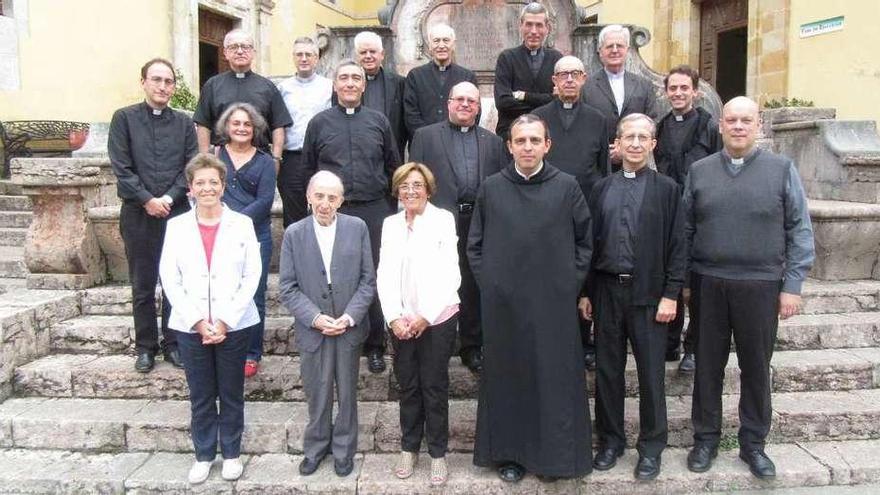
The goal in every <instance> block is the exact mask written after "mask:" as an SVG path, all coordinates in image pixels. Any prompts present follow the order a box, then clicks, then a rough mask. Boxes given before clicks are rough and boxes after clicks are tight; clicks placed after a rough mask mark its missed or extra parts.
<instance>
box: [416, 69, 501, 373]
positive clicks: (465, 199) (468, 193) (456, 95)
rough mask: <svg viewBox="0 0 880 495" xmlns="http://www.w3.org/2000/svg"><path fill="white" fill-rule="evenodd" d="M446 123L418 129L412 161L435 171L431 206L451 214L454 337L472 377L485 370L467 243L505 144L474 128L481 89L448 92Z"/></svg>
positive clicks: (457, 87)
mask: <svg viewBox="0 0 880 495" xmlns="http://www.w3.org/2000/svg"><path fill="white" fill-rule="evenodd" d="M448 106H449V120H448V121H446V122H437V123H436V124H431V125H429V126H425V127H422V128H421V129H419V130H418V132H416V135H415V136H414V137H413V141H412V146H411V147H410V155H409V157H410V160H412V161H414V162H420V163H424V164H425V165H427V166H428V168H430V169H431V171H432V172H433V173H434V178H435V179H436V181H437V188H436V191H435V192H434V195H433V196H431V203H433V204H434V205H436V206H438V207H440V208H446V209H447V210H449V211H451V212H452V214H453V216H455V225H456V233H457V234H458V263H459V267H460V268H461V287H459V289H458V295H459V298H460V299H461V305H460V312H459V316H458V338H459V342H460V343H461V348H460V350H459V356H461V362H462V364H464V365H465V366H467V367H468V369H470V370H471V371H473V372H474V373H479V372H480V371H481V370H482V368H483V351H482V348H481V347H482V342H483V337H482V331H481V330H480V291H479V288H478V287H477V282H476V280H474V275H473V273H471V267H470V264H469V263H468V260H467V239H468V232H469V230H470V225H471V216H472V215H473V209H474V201H475V200H476V197H477V191H478V190H479V189H480V184H482V182H483V181H484V180H486V177H489V176H490V175H492V174H494V173H496V172H498V171H499V170H501V168H502V167H503V166H504V164H505V163H506V162H507V160H508V158H507V150H506V149H505V148H504V141H502V140H501V138H499V137H498V136H496V135H495V134H492V132H491V131H489V130H486V129H484V128H482V127H480V126H478V125H477V123H478V120H477V119H478V115H479V113H480V90H479V89H477V87H476V86H474V85H473V84H471V83H469V82H466V81H465V82H460V83H458V84H456V85H455V86H453V87H452V91H451V92H450V93H449V104H448Z"/></svg>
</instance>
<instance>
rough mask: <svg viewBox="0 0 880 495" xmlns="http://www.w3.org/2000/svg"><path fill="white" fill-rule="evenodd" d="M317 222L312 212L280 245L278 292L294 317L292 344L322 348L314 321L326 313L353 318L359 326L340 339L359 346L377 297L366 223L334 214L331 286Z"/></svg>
mask: <svg viewBox="0 0 880 495" xmlns="http://www.w3.org/2000/svg"><path fill="white" fill-rule="evenodd" d="M314 221H315V220H314V217H312V216H311V215H309V216H308V217H306V218H303V219H302V220H300V221H298V222H296V223H295V224H293V225H291V226H289V227H288V228H287V231H285V232H284V239H283V241H282V244H281V267H280V269H279V275H280V289H281V290H280V296H281V302H282V303H283V304H284V307H285V308H287V310H288V311H290V313H291V314H292V315H293V317H294V318H295V319H296V321H295V323H294V324H295V325H296V332H295V337H294V344H295V345H296V348H297V349H298V350H299V351H305V352H314V351H315V350H317V349H318V347H319V346H320V345H321V343H322V342H323V341H324V338H325V336H324V334H322V333H321V332H319V331H318V330H317V329H315V328H313V327H312V326H311V325H312V322H313V321H314V320H315V317H316V316H318V315H319V314H321V313H323V314H326V315H329V316H331V317H333V318H338V317H340V316H342V315H343V314H348V315H349V316H351V317H352V319H354V321H355V322H357V324H356V325H355V326H354V327H352V328H349V329H348V331H346V332H345V333H343V334H342V335H341V336H339V337H338V338H340V339H342V341H344V342H346V343H348V344H349V345H351V346H352V347H354V346H358V345H360V344H362V343H363V341H364V340H365V339H366V338H367V335H368V334H369V331H370V322H369V320H368V319H365V318H364V316H365V315H366V314H367V308H369V307H370V303H372V302H373V298H374V297H375V296H376V272H375V269H374V267H373V255H372V254H371V251H370V235H369V233H368V232H367V224H365V223H364V221H363V220H361V219H359V218H356V217H352V216H348V215H343V214H341V213H337V214H336V239H335V241H334V243H333V255H332V258H331V263H330V280H331V282H332V287H330V286H329V285H328V284H327V276H326V273H325V271H324V261H323V260H322V258H321V250H320V248H319V247H318V239H317V237H315V225H314Z"/></svg>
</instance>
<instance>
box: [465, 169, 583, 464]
mask: <svg viewBox="0 0 880 495" xmlns="http://www.w3.org/2000/svg"><path fill="white" fill-rule="evenodd" d="M591 252H592V239H591V236H590V213H589V210H588V208H587V203H586V201H585V200H584V196H583V193H582V192H581V189H580V187H579V186H578V183H577V180H575V178H574V177H572V176H570V175H568V174H565V173H563V172H560V171H559V170H558V169H556V168H555V167H553V166H551V165H550V164H549V163H548V162H546V161H545V162H544V166H543V169H542V170H541V171H540V172H538V174H536V175H534V176H532V177H531V179H530V180H528V181H527V180H525V179H523V178H522V176H520V175H519V174H518V173H517V172H516V171H515V169H514V166H513V164H510V165H508V166H507V167H506V168H505V169H503V170H502V171H501V172H500V173H498V174H495V175H493V176H491V177H489V178H488V179H486V181H485V182H484V183H483V186H482V188H481V189H480V192H479V194H478V197H477V202H476V207H475V211H474V217H473V221H472V223H471V228H470V235H469V237H468V259H469V260H470V263H471V268H472V269H473V272H474V275H475V276H476V279H477V282H478V283H479V286H480V294H481V300H482V308H483V309H482V318H483V373H482V380H481V382H480V398H479V405H478V410H477V434H476V444H475V447H474V464H476V465H478V466H494V465H496V464H497V463H500V462H509V461H512V462H517V463H519V464H521V465H523V466H524V467H525V468H526V469H527V470H528V471H530V472H533V473H535V474H541V475H546V476H561V477H571V476H581V475H584V474H587V473H589V472H590V466H591V464H590V463H591V451H590V445H591V431H590V412H589V406H588V402H587V389H586V379H585V374H584V364H583V348H582V347H581V337H580V330H579V327H578V320H577V298H578V295H579V293H580V289H581V285H582V284H583V282H584V279H585V278H586V276H587V271H588V270H589V264H590V256H591Z"/></svg>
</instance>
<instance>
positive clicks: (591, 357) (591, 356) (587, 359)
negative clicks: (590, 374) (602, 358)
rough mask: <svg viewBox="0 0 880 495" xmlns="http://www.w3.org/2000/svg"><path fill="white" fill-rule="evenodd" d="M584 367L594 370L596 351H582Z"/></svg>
mask: <svg viewBox="0 0 880 495" xmlns="http://www.w3.org/2000/svg"><path fill="white" fill-rule="evenodd" d="M584 368H586V369H587V370H589V371H596V353H595V352H585V353H584Z"/></svg>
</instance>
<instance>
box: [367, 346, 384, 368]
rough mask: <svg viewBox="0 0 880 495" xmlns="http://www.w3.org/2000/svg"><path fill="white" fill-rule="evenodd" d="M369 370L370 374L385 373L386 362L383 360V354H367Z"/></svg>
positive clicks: (377, 352)
mask: <svg viewBox="0 0 880 495" xmlns="http://www.w3.org/2000/svg"><path fill="white" fill-rule="evenodd" d="M367 368H368V369H369V370H370V373H382V372H383V371H385V360H384V359H382V353H381V352H379V351H370V352H369V353H367Z"/></svg>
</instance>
